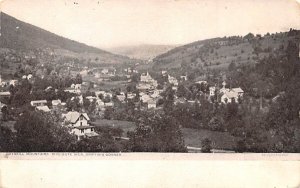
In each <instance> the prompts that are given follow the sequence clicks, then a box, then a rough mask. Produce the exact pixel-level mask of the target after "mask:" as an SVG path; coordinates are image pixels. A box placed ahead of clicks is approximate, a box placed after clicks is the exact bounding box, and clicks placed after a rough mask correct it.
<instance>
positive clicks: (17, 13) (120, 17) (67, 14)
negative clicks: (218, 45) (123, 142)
mask: <svg viewBox="0 0 300 188" xmlns="http://www.w3.org/2000/svg"><path fill="white" fill-rule="evenodd" d="M299 1H300V0H299ZM1 8H2V11H3V12H5V13H7V14H9V15H11V16H13V17H15V18H17V19H19V20H22V21H25V22H27V23H30V24H33V25H36V26H38V27H41V28H43V29H46V30H48V31H51V32H53V33H56V34H58V35H61V36H64V37H67V38H70V39H73V40H77V41H80V42H84V43H86V44H89V45H93V46H96V47H101V48H109V47H116V46H124V45H136V44H185V43H189V42H193V41H196V40H201V39H206V38H212V37H223V36H230V35H245V34H247V33H249V32H252V33H255V34H257V33H261V34H265V33H267V32H280V31H287V30H289V28H291V27H293V28H296V29H300V3H299V2H298V3H297V1H296V0H99V1H98V0H73V1H69V0H26V1H24V0H5V1H2V4H1Z"/></svg>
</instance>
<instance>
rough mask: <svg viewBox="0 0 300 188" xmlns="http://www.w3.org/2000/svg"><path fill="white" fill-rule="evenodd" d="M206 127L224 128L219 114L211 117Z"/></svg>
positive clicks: (220, 129) (217, 129) (212, 128)
mask: <svg viewBox="0 0 300 188" xmlns="http://www.w3.org/2000/svg"><path fill="white" fill-rule="evenodd" d="M208 127H209V128H210V129H211V130H213V131H222V130H224V120H223V118H222V117H220V116H216V117H213V118H212V119H211V120H210V121H209V123H208Z"/></svg>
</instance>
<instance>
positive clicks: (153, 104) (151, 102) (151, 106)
mask: <svg viewBox="0 0 300 188" xmlns="http://www.w3.org/2000/svg"><path fill="white" fill-rule="evenodd" d="M147 103H148V109H155V108H156V107H157V106H156V100H153V99H151V100H148V101H147Z"/></svg>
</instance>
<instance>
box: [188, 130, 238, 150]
mask: <svg viewBox="0 0 300 188" xmlns="http://www.w3.org/2000/svg"><path fill="white" fill-rule="evenodd" d="M182 133H183V137H184V141H185V144H186V145H187V146H191V147H201V141H202V140H203V139H204V138H209V139H210V140H211V141H212V147H213V148H214V149H228V150H232V149H233V148H234V147H235V145H236V142H237V138H236V137H234V136H231V135H229V134H228V133H226V132H217V131H210V130H203V129H200V130H198V129H190V128H183V129H182Z"/></svg>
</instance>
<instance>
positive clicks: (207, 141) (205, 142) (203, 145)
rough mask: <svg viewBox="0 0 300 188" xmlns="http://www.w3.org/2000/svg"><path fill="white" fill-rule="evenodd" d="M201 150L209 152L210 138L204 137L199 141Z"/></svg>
mask: <svg viewBox="0 0 300 188" xmlns="http://www.w3.org/2000/svg"><path fill="white" fill-rule="evenodd" d="M201 152H202V153H211V140H210V139H209V138H205V139H203V140H202V141H201Z"/></svg>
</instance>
